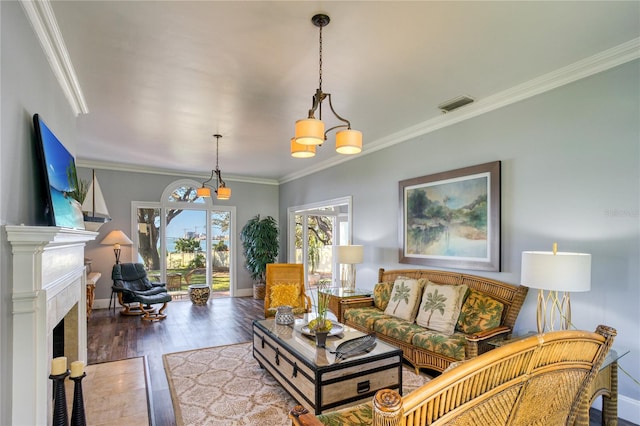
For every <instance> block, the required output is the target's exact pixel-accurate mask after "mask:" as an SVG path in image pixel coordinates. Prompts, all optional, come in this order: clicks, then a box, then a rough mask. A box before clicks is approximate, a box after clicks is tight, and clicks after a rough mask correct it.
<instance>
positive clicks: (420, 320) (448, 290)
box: [416, 281, 467, 334]
mask: <svg viewBox="0 0 640 426" xmlns="http://www.w3.org/2000/svg"><path fill="white" fill-rule="evenodd" d="M466 292H467V286H466V285H464V284H461V285H447V284H434V283H432V282H431V281H429V282H428V283H427V285H426V286H425V287H424V292H423V294H422V303H421V304H420V309H418V317H417V318H416V324H418V325H421V326H422V327H425V328H428V329H429V330H434V331H439V332H441V333H444V334H453V332H454V330H455V327H456V323H457V322H458V317H459V316H460V308H461V307H462V301H463V300H464V295H465V293H466Z"/></svg>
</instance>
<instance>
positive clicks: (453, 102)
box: [438, 96, 475, 113]
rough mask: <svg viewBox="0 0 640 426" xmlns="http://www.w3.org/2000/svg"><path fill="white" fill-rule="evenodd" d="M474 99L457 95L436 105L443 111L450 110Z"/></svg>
mask: <svg viewBox="0 0 640 426" xmlns="http://www.w3.org/2000/svg"><path fill="white" fill-rule="evenodd" d="M474 100H475V99H473V98H472V97H471V96H458V97H457V98H453V99H450V100H448V101H446V102H443V103H441V104H440V105H438V108H440V110H441V111H442V112H445V113H446V112H451V111H453V110H454V109H458V108H460V107H463V106H465V105H468V104H470V103H471V102H473V101H474Z"/></svg>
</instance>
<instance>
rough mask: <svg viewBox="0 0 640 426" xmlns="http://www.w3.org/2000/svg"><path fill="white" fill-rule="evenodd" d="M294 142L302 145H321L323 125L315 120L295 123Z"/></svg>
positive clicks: (322, 141)
mask: <svg viewBox="0 0 640 426" xmlns="http://www.w3.org/2000/svg"><path fill="white" fill-rule="evenodd" d="M296 142H297V143H299V144H302V145H322V144H323V143H324V123H323V122H322V121H321V120H316V119H315V118H305V119H303V120H298V121H296Z"/></svg>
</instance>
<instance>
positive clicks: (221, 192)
mask: <svg viewBox="0 0 640 426" xmlns="http://www.w3.org/2000/svg"><path fill="white" fill-rule="evenodd" d="M213 137H214V138H216V168H215V170H211V177H210V178H209V179H207V180H205V181H204V182H202V187H200V188H198V189H197V191H196V194H197V195H198V197H204V198H207V197H211V189H210V188H209V186H210V185H207V183H208V182H211V181H212V180H213V175H214V173H215V175H216V177H217V179H216V180H217V182H216V189H215V193H216V194H217V197H216V198H217V199H218V200H228V199H229V198H231V188H229V187H227V184H226V183H225V182H224V181H223V180H222V174H221V172H220V167H218V143H219V142H220V138H221V137H222V135H217V134H216V135H213Z"/></svg>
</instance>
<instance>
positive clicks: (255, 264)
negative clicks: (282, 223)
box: [240, 215, 280, 299]
mask: <svg viewBox="0 0 640 426" xmlns="http://www.w3.org/2000/svg"><path fill="white" fill-rule="evenodd" d="M240 240H241V241H242V250H243V253H244V257H245V267H246V268H247V270H248V271H249V273H250V274H251V278H252V279H253V280H254V284H253V297H254V299H264V290H265V281H266V272H267V263H273V262H274V261H275V260H276V258H277V257H278V249H279V248H280V247H279V242H278V224H277V223H276V220H275V219H274V218H273V217H271V216H267V217H264V218H262V219H261V218H260V215H256V216H255V217H253V218H251V219H249V221H248V222H247V223H246V224H245V225H244V227H243V228H242V231H241V232H240Z"/></svg>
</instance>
